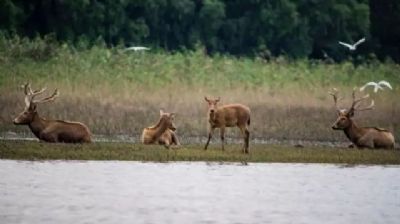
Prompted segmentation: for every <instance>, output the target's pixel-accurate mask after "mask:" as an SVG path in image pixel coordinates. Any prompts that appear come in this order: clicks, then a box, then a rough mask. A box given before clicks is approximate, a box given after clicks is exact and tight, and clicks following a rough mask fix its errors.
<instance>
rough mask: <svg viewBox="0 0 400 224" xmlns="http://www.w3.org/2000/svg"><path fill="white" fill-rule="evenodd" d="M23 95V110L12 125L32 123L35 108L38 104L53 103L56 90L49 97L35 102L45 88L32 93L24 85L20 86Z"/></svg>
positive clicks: (56, 94)
mask: <svg viewBox="0 0 400 224" xmlns="http://www.w3.org/2000/svg"><path fill="white" fill-rule="evenodd" d="M22 88H23V89H24V93H25V109H24V111H22V112H21V113H20V114H19V115H18V116H17V117H16V118H15V119H14V120H13V122H14V124H29V123H31V122H32V120H33V117H34V115H35V113H36V107H37V105H38V104H40V103H46V102H50V101H53V100H54V99H55V98H56V97H57V96H58V95H59V93H58V90H57V89H56V90H55V91H54V93H53V94H52V95H51V96H48V97H45V98H43V99H40V100H35V97H36V96H38V95H39V94H42V93H43V92H44V91H45V90H46V88H42V89H40V90H36V91H32V89H31V85H30V84H29V83H26V84H25V85H22Z"/></svg>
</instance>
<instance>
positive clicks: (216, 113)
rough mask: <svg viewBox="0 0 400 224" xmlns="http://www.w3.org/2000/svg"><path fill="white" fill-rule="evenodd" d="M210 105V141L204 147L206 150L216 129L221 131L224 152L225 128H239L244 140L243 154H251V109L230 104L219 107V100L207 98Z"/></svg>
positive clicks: (208, 116)
mask: <svg viewBox="0 0 400 224" xmlns="http://www.w3.org/2000/svg"><path fill="white" fill-rule="evenodd" d="M205 100H206V101H207V103H208V112H207V119H208V123H209V131H208V140H207V143H206V145H205V147H204V149H205V150H206V149H207V147H208V144H209V143H210V139H211V137H212V134H213V131H214V129H215V128H219V129H220V136H221V142H222V150H224V140H225V128H226V127H238V128H239V129H240V131H241V134H242V136H243V138H244V146H243V152H244V153H249V139H250V132H249V125H250V109H249V108H248V107H247V106H245V105H242V104H228V105H224V106H221V107H217V103H218V102H219V100H220V99H219V98H218V99H215V100H210V99H208V98H207V97H205Z"/></svg>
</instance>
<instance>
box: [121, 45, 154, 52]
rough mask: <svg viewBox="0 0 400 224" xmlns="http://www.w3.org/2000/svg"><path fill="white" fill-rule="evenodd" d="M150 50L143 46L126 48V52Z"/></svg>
mask: <svg viewBox="0 0 400 224" xmlns="http://www.w3.org/2000/svg"><path fill="white" fill-rule="evenodd" d="M148 50H150V48H148V47H141V46H134V47H128V48H125V51H148Z"/></svg>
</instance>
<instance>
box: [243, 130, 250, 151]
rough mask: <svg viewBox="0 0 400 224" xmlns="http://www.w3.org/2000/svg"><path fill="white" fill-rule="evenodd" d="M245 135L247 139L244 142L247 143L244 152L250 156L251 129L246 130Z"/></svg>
mask: <svg viewBox="0 0 400 224" xmlns="http://www.w3.org/2000/svg"><path fill="white" fill-rule="evenodd" d="M244 133H245V139H244V141H245V149H244V152H245V153H246V154H248V153H249V140H250V131H249V129H248V128H247V127H246V128H245V130H244Z"/></svg>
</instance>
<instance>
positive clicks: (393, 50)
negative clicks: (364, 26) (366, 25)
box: [369, 0, 400, 62]
mask: <svg viewBox="0 0 400 224" xmlns="http://www.w3.org/2000/svg"><path fill="white" fill-rule="evenodd" d="M369 4H370V8H371V17H370V18H371V34H372V36H373V38H374V41H375V43H374V44H375V46H374V47H375V48H376V53H377V55H378V56H379V57H380V58H381V59H384V58H385V57H388V56H389V57H392V58H393V59H395V60H396V61H397V62H400V1H399V0H370V1H369Z"/></svg>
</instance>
